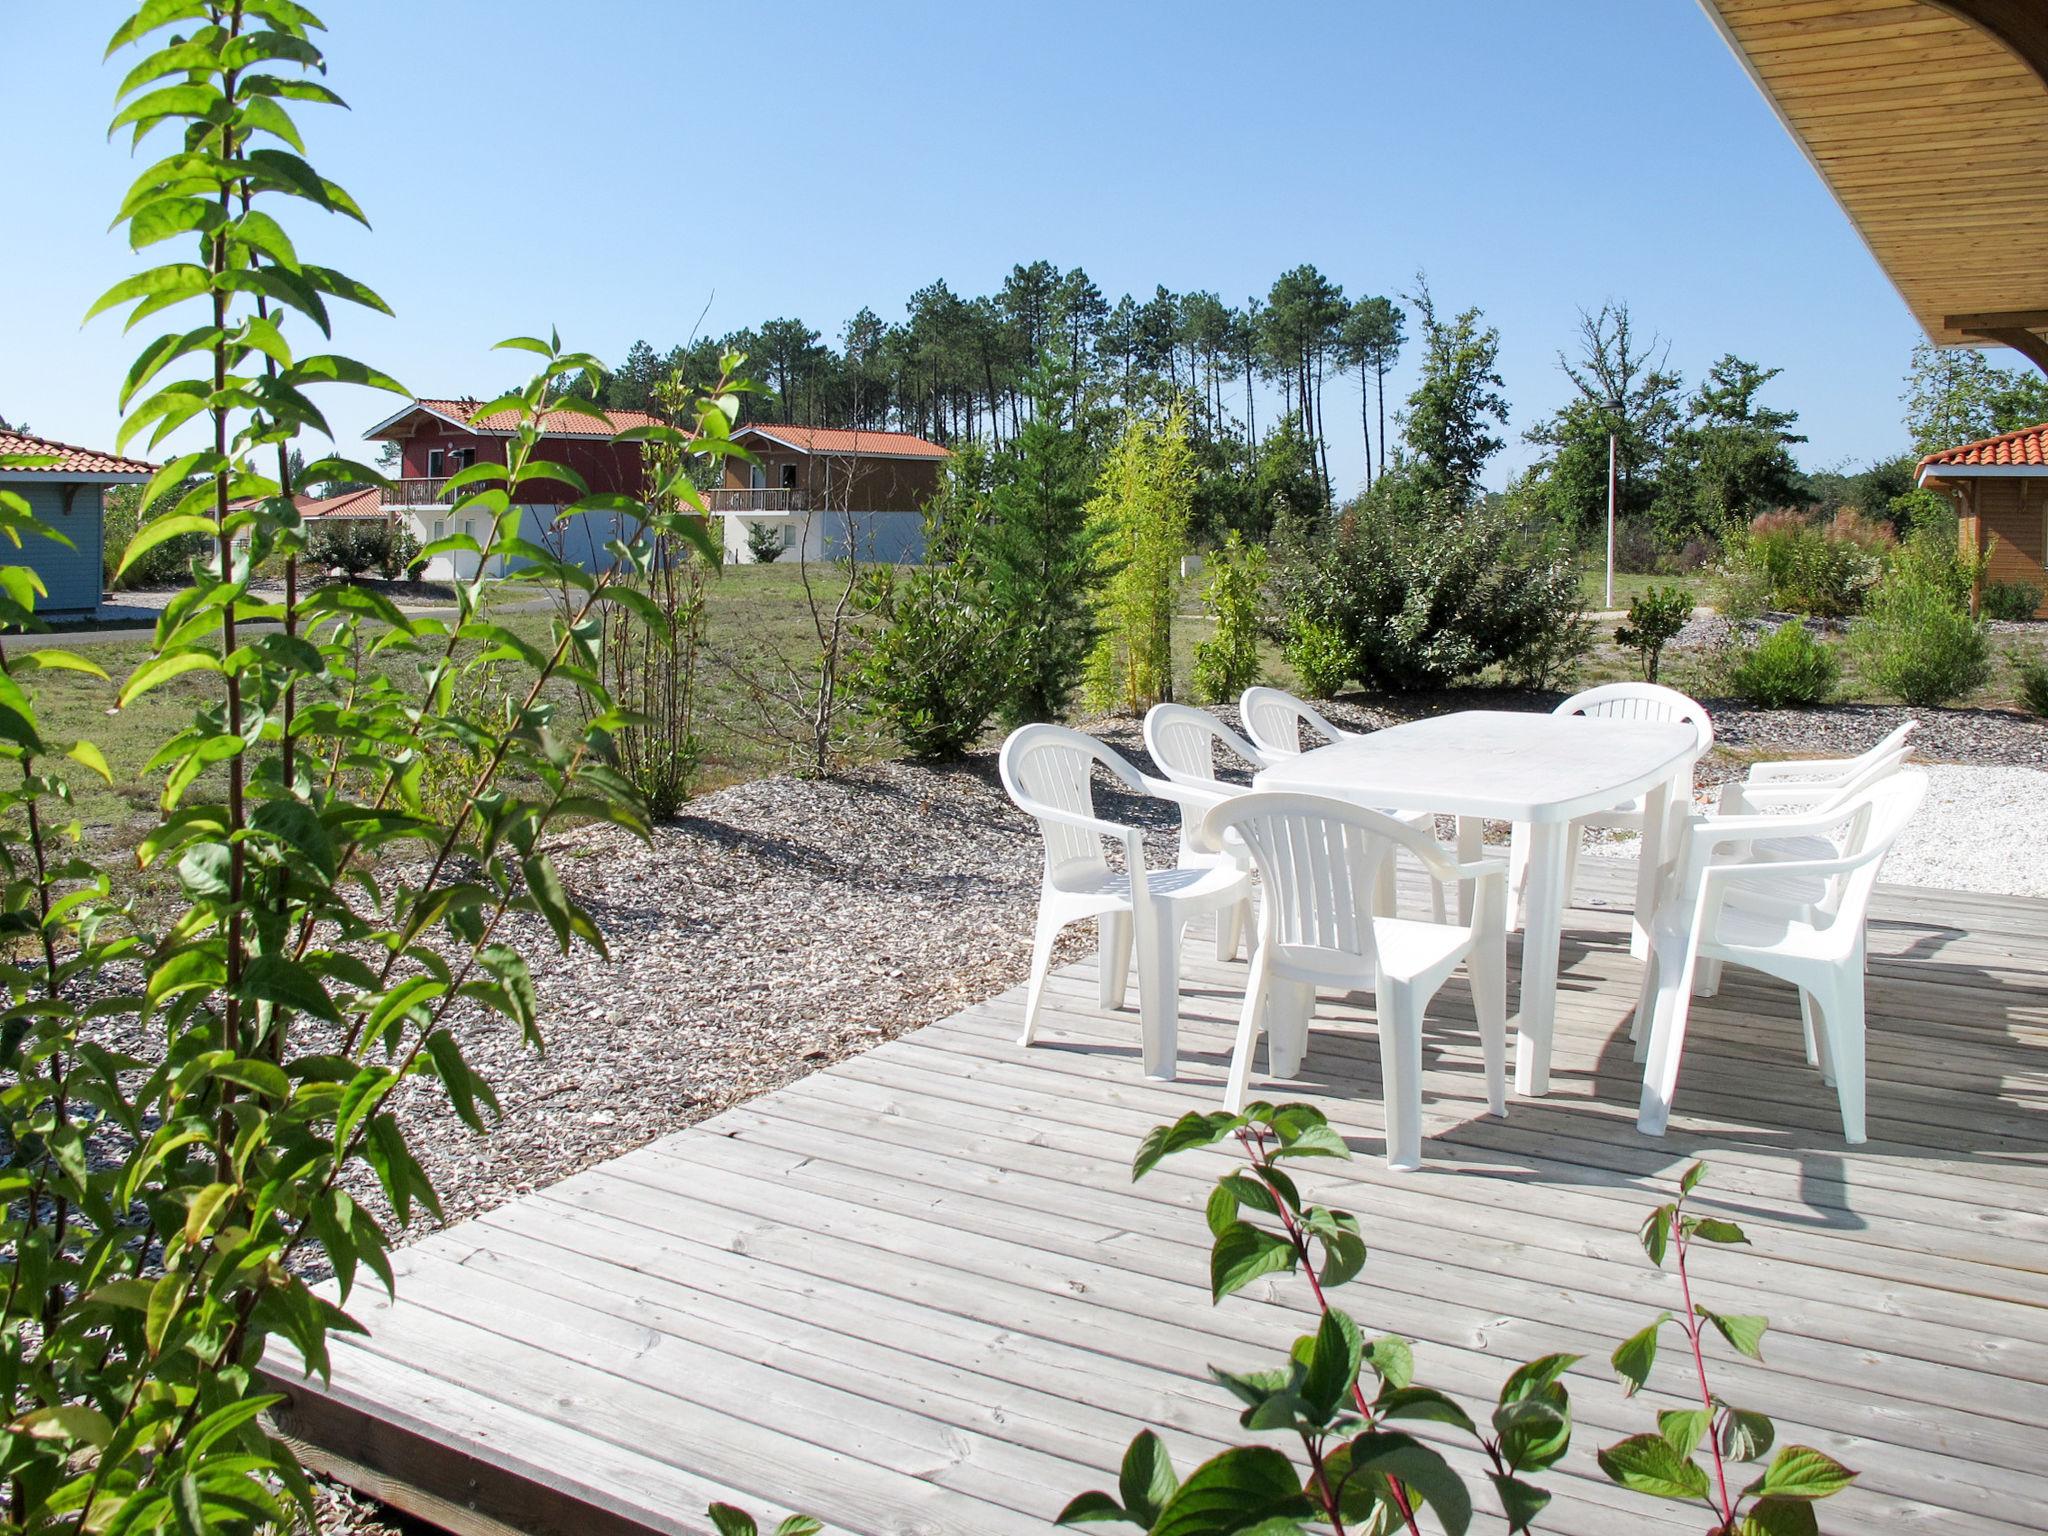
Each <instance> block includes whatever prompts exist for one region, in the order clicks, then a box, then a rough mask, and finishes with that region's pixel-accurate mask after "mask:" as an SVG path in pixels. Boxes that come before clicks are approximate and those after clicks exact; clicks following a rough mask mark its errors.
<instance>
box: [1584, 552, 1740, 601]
mask: <svg viewBox="0 0 2048 1536" xmlns="http://www.w3.org/2000/svg"><path fill="white" fill-rule="evenodd" d="M1708 585H1709V583H1708V579H1707V574H1706V572H1704V571H1689V572H1687V573H1686V574H1685V575H1683V576H1645V575H1643V574H1642V573H1640V572H1637V571H1616V572H1615V573H1614V606H1615V607H1616V608H1617V609H1620V608H1626V607H1627V606H1628V605H1629V604H1630V603H1631V602H1632V601H1634V600H1635V599H1636V598H1638V597H1640V596H1641V595H1642V594H1643V593H1645V592H1647V591H1649V590H1650V588H1652V587H1682V588H1683V589H1684V590H1685V591H1687V592H1689V593H1691V594H1692V600H1693V602H1694V604H1695V605H1697V604H1701V603H1711V602H1712V597H1711V595H1710V593H1709V591H1708ZM1579 591H1580V593H1581V594H1582V596H1581V599H1580V601H1581V604H1582V606H1584V607H1585V608H1586V609H1587V610H1588V611H1589V612H1595V613H1597V612H1599V611H1601V610H1602V609H1603V608H1605V606H1606V600H1607V568H1606V567H1605V566H1604V565H1601V564H1599V563H1597V562H1596V563H1594V564H1592V565H1586V566H1581V567H1580V568H1579Z"/></svg>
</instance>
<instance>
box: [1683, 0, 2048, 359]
mask: <svg viewBox="0 0 2048 1536" xmlns="http://www.w3.org/2000/svg"><path fill="white" fill-rule="evenodd" d="M1700 3H1701V5H1702V6H1703V8H1704V9H1705V10H1706V12H1707V14H1708V16H1709V17H1710V18H1711V19H1712V20H1713V22H1714V24H1715V26H1716V27H1718V28H1719V29H1720V31H1721V34H1722V36H1723V37H1724V38H1726V39H1727V41H1728V44H1729V46H1730V47H1731V48H1732V49H1733V50H1734V51H1735V54H1736V56H1737V57H1738V58H1739V59H1740V60H1741V61H1742V64H1743V67H1744V68H1745V69H1747V70H1748V71H1749V74H1750V77H1751V78H1752V79H1753V80H1754V81H1755V82H1756V84H1757V87H1758V89H1759V90H1761V91H1762V92H1763V94H1764V97H1765V99H1766V100H1767V101H1769V102H1770V104H1771V106H1772V108H1773V109H1774V110H1775V111H1776V112H1777V114H1778V117H1779V119H1780V121H1782V122H1783V123H1784V125H1785V127H1786V129H1787V131H1789V132H1790V133H1791V135H1792V137H1793V139H1794V141H1795V142H1796V143H1797V144H1798V145H1799V147H1800V149H1801V150H1802V151H1804V153H1805V154H1806V157H1807V158H1808V160H1810V161H1811V162H1812V163H1813V166H1814V169H1815V170H1817V171H1818V172H1819V173H1820V175H1821V178H1822V180H1823V181H1825V182H1826V183H1827V184H1828V187H1829V189H1830V190H1831V191H1832V192H1833V193H1834V195H1835V199H1836V201H1837V202H1839V203H1840V204H1841V205H1842V208H1843V211H1844V212H1846V213H1847V214H1848V215H1849V219H1850V222H1851V223H1853V224H1854V225H1855V226H1856V229H1857V232H1858V233H1859V234H1861V235H1862V237H1863V240H1864V243H1865V244H1866V245H1868V246H1869V247H1870V251H1871V254H1872V255H1873V256H1875V257H1876V258H1877V262H1878V264H1879V265H1880V266H1881V267H1883V268H1884V270H1885V273H1886V275H1887V276H1889V277H1890V278H1891V280H1892V283H1893V285H1894V286H1895V287H1897V288H1898V290H1899V293H1900V295H1901V297H1903V298H1904V299H1905V301H1906V305H1907V307H1908V308H1909V309H1911V310H1912V311H1913V315H1914V318H1916V319H1917V320H1918V321H1919V322H1920V324H1921V326H1922V327H1923V328H1925V330H1926V331H1927V334H1928V335H1929V336H1930V337H1932V338H1933V339H1934V340H1936V341H1938V342H1942V343H1945V344H1949V345H1972V344H1975V345H1984V344H1987V343H1994V342H1995V343H2002V344H2007V345H2010V344H2012V329H2011V327H2004V328H2002V329H2003V331H2004V334H2003V335H2000V336H1994V335H1992V334H1991V333H1990V330H1989V328H1986V329H1980V330H1974V331H1973V330H1969V329H1965V328H1963V327H1961V326H1955V325H1951V324H1950V323H1949V322H1950V321H1951V319H1955V320H1961V321H1964V322H1968V321H1969V320H1970V319H1971V317H1972V316H1978V317H1981V316H1983V315H1985V314H1988V313H1991V312H1997V313H2000V314H2009V312H2012V311H2034V312H2037V313H2040V314H2048V0H1700ZM1979 323H1980V324H1981V323H1982V322H1981V320H1980V322H1979ZM2028 329H2029V330H2032V331H2036V332H2037V333H2038V334H2041V335H2048V325H2044V326H2042V327H2029V328H2028ZM2032 350H2033V351H2034V352H2036V353H2040V352H2041V348H2039V347H2036V348H2033V349H2032Z"/></svg>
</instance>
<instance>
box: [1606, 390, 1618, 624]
mask: <svg viewBox="0 0 2048 1536" xmlns="http://www.w3.org/2000/svg"><path fill="white" fill-rule="evenodd" d="M1619 459H1620V437H1619V434H1617V433H1616V432H1614V431H1613V430H1611V429H1610V430H1609V431H1608V434H1607V607H1608V609H1609V610H1610V611H1612V609H1613V607H1614V503H1615V499H1616V489H1617V486H1618V484H1619V480H1618V475H1617V472H1616V471H1617V465H1618V463H1619Z"/></svg>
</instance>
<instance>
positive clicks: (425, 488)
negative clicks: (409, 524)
mask: <svg viewBox="0 0 2048 1536" xmlns="http://www.w3.org/2000/svg"><path fill="white" fill-rule="evenodd" d="M450 478H451V477H450V476H447V475H435V476H432V477H426V476H421V477H419V478H416V479H415V478H407V479H403V480H393V481H392V482H391V489H390V490H388V491H386V492H385V493H384V504H385V505H386V506H387V507H388V506H394V505H395V506H401V507H432V506H438V505H440V504H441V503H442V502H445V501H447V500H448V481H449V479H450ZM482 489H483V487H482V486H472V487H471V488H470V490H469V493H468V494H470V495H472V496H474V495H475V494H476V493H477V491H479V490H482ZM455 494H456V495H458V496H460V495H462V494H463V493H462V492H461V491H457V492H456V493H455Z"/></svg>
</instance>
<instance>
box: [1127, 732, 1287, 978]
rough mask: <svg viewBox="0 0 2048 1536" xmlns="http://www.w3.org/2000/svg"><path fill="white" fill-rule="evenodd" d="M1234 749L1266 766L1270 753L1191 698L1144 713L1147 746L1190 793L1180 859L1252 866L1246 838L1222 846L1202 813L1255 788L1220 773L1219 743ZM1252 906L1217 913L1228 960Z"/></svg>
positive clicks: (1220, 946) (1183, 811) (1220, 944)
mask: <svg viewBox="0 0 2048 1536" xmlns="http://www.w3.org/2000/svg"><path fill="white" fill-rule="evenodd" d="M1218 748H1221V749H1222V750H1224V751H1226V752H1228V753H1230V754H1231V755H1232V756H1234V757H1236V758H1238V759H1239V760H1240V761H1242V762H1243V763H1244V764H1245V765H1246V766H1247V767H1250V768H1254V769H1257V768H1263V767H1265V766H1266V765H1267V763H1268V761H1269V759H1267V757H1266V756H1265V754H1263V753H1262V752H1260V751H1259V749H1258V748H1257V747H1255V746H1253V745H1252V744H1251V743H1250V742H1248V741H1246V740H1245V739H1244V738H1243V737H1242V736H1240V735H1238V734H1237V732H1235V731H1233V730H1232V729H1231V728H1230V727H1229V726H1227V725H1225V724H1224V723H1223V722H1222V721H1221V720H1218V719H1217V718H1216V717H1215V716H1214V715H1212V714H1210V713H1209V711H1207V710H1206V709H1196V708H1195V707H1194V706H1192V705H1189V704H1155V705H1153V706H1152V708H1151V710H1150V711H1149V712H1148V713H1147V714H1146V716H1145V750H1146V751H1147V752H1149V753H1150V754H1151V755H1152V761H1153V762H1154V763H1155V764H1157V765H1158V767H1159V771H1160V772H1161V773H1163V774H1164V775H1165V776H1166V778H1167V780H1168V782H1169V783H1172V784H1174V785H1176V786H1178V787H1179V788H1180V789H1181V790H1182V791H1184V792H1185V793H1186V795H1187V796H1188V798H1186V799H1184V800H1182V801H1181V807H1180V861H1181V863H1182V864H1184V865H1197V864H1216V863H1221V862H1223V861H1225V860H1228V861H1231V862H1233V863H1235V864H1236V865H1237V867H1238V868H1240V869H1244V868H1248V867H1249V865H1248V862H1247V856H1246V854H1245V851H1244V845H1243V844H1242V843H1233V844H1230V845H1228V846H1225V847H1219V846H1217V845H1215V844H1212V843H1210V842H1209V841H1208V839H1207V837H1206V835H1205V834H1204V832H1203V830H1202V818H1203V817H1204V816H1206V815H1207V814H1208V812H1209V811H1210V810H1211V809H1213V808H1214V807H1215V806H1218V805H1221V804H1222V803H1223V802H1224V801H1225V800H1227V799H1229V798H1230V797H1231V796H1233V795H1244V794H1249V793H1251V787H1250V786H1249V785H1245V784H1233V783H1231V782H1230V781H1228V780H1227V779H1221V778H1218V777H1217V776H1216V754H1217V749H1218ZM1249 915H1250V908H1249V906H1248V905H1247V906H1243V907H1231V908H1228V909H1226V910H1224V911H1220V912H1218V913H1217V914H1216V958H1217V959H1218V960H1228V959H1231V958H1233V957H1234V956H1235V955H1236V954H1237V948H1238V940H1239V939H1240V937H1241V936H1242V935H1241V934H1240V932H1239V930H1240V929H1244V928H1248V927H1249V924H1248V923H1246V922H1245V921H1244V919H1245V918H1247V917H1249Z"/></svg>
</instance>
